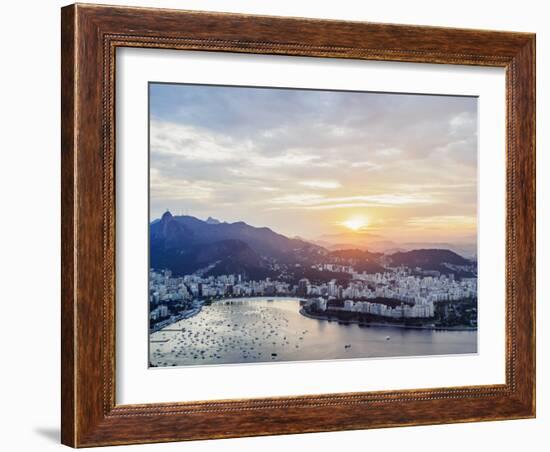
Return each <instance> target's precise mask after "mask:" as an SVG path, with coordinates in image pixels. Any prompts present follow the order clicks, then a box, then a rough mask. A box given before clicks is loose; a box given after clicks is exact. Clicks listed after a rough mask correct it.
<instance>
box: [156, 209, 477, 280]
mask: <svg viewBox="0 0 550 452" xmlns="http://www.w3.org/2000/svg"><path fill="white" fill-rule="evenodd" d="M149 239H150V243H149V244H150V266H151V267H152V268H157V269H164V268H167V269H170V270H172V272H173V273H174V274H176V275H185V274H190V273H193V272H199V273H200V274H203V275H220V274H242V275H244V276H245V277H248V278H251V279H263V278H266V277H272V278H281V277H284V279H288V280H295V279H296V278H299V277H303V276H306V277H307V276H308V275H309V276H310V277H314V278H318V279H320V278H323V277H325V276H326V277H327V278H328V277H330V276H331V275H324V274H323V272H313V274H312V272H311V271H309V270H308V269H310V268H311V266H312V265H315V264H326V263H334V264H342V265H353V266H354V268H355V269H357V270H358V271H366V272H371V273H372V272H378V271H383V266H382V264H383V263H391V264H392V265H407V266H410V267H420V268H423V269H437V270H439V271H443V272H445V271H446V270H447V271H448V270H449V267H448V266H447V264H450V265H451V266H452V265H455V266H456V265H468V264H471V262H470V261H469V260H467V259H465V258H463V257H462V256H460V255H458V254H456V253H454V252H453V251H450V250H447V249H437V250H434V249H431V250H430V249H425V250H415V251H409V252H397V253H394V254H391V255H389V256H388V255H384V254H382V253H373V252H370V251H368V250H364V249H359V248H356V247H350V248H349V249H339V250H330V249H327V248H326V247H324V246H321V245H320V244H318V243H317V244H315V243H310V242H308V241H306V240H303V239H300V238H288V237H286V236H284V235H282V234H278V233H277V232H275V231H273V230H271V229H269V228H267V227H254V226H250V225H248V224H246V223H244V222H242V221H239V222H236V223H226V222H221V221H219V220H216V219H214V218H212V217H209V218H208V219H207V220H206V221H202V220H200V219H198V218H195V217H193V216H189V215H181V216H173V215H172V214H171V213H170V212H165V213H164V214H163V215H162V217H161V218H160V219H158V220H154V221H152V222H151V223H150V225H149ZM329 273H330V272H329Z"/></svg>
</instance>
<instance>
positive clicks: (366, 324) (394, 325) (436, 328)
mask: <svg viewBox="0 0 550 452" xmlns="http://www.w3.org/2000/svg"><path fill="white" fill-rule="evenodd" d="M299 312H300V314H301V315H303V316H304V317H307V318H308V319H313V320H325V321H327V322H333V321H334V322H345V323H346V324H354V325H360V326H364V327H367V328H368V327H384V328H388V327H392V328H403V329H410V330H432V331H470V332H474V331H475V332H477V328H473V327H467V326H457V327H452V326H428V325H404V324H403V323H386V322H362V321H360V320H356V319H353V320H345V321H343V320H342V319H339V318H338V317H331V316H323V315H314V314H310V313H308V312H306V311H305V309H304V308H303V307H302V308H300V311H299Z"/></svg>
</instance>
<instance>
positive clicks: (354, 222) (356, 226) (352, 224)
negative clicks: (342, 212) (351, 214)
mask: <svg viewBox="0 0 550 452" xmlns="http://www.w3.org/2000/svg"><path fill="white" fill-rule="evenodd" d="M342 225H343V226H345V227H346V228H348V229H351V230H352V231H359V230H360V229H364V228H366V227H367V226H368V225H369V221H368V219H366V218H361V217H355V218H350V219H349V220H346V221H344V222H343V223H342Z"/></svg>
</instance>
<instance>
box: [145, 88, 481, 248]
mask: <svg viewBox="0 0 550 452" xmlns="http://www.w3.org/2000/svg"><path fill="white" fill-rule="evenodd" d="M150 96H151V98H150V99H151V102H150V105H151V107H150V108H151V110H150V118H151V122H150V146H151V148H150V152H151V154H150V155H151V161H150V164H151V170H150V184H151V185H150V187H151V198H150V200H151V203H150V215H151V219H155V218H160V216H161V215H162V213H163V212H164V211H165V210H166V209H170V210H171V211H172V212H175V214H177V215H178V214H179V215H181V214H186V213H187V214H188V215H192V216H195V217H196V218H199V219H206V218H208V217H209V216H211V217H213V218H215V219H217V220H219V221H222V222H228V223H235V222H240V221H243V222H245V223H247V224H250V225H252V226H256V227H268V228H270V229H272V230H273V231H276V232H278V233H280V234H283V235H285V236H287V237H301V238H304V239H307V240H311V241H319V242H322V243H333V244H335V245H342V244H345V245H353V246H358V245H362V246H364V247H368V248H373V247H375V246H381V245H380V244H381V243H382V244H383V246H384V247H390V248H398V247H399V245H400V244H402V243H410V242H414V243H422V244H425V243H427V242H430V243H433V242H438V243H449V242H453V243H458V242H460V243H469V244H470V245H472V248H475V247H474V246H473V245H475V242H476V233H477V216H476V201H477V100H476V99H475V98H469V97H454V96H426V95H414V94H397V95H394V94H384V93H367V92H365V93H358V92H346V91H316V90H295V89H269V88H247V87H243V88H240V87H223V86H206V85H205V86H201V85H177V84H174V85H171V84H152V85H151V88H150ZM358 241H361V243H358ZM377 249H378V248H377Z"/></svg>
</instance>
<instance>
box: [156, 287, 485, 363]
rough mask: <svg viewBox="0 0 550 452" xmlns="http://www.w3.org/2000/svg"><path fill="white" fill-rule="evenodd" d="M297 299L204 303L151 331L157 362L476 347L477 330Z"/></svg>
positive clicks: (329, 356)
mask: <svg viewBox="0 0 550 452" xmlns="http://www.w3.org/2000/svg"><path fill="white" fill-rule="evenodd" d="M299 309H300V302H299V300H297V299H292V298H289V299H275V300H270V299H267V298H256V299H249V300H244V301H231V302H229V303H224V302H221V303H220V302H218V303H214V304H212V305H211V306H204V307H203V308H202V311H201V312H200V313H199V314H197V315H196V316H194V317H191V318H189V319H184V320H180V321H179V322H176V323H174V324H172V325H169V326H167V327H166V328H164V329H162V330H160V331H158V332H156V333H153V334H151V336H150V341H151V342H150V362H151V363H152V365H154V366H161V367H162V366H185V365H203V364H228V363H253V362H272V361H308V360H319V359H342V358H346V359H349V358H369V357H392V356H393V357H395V356H422V355H448V354H458V353H475V352H476V344H477V332H475V331H434V330H415V329H405V328H397V327H374V326H371V327H365V326H359V325H356V324H348V325H343V324H339V323H338V322H328V321H325V320H315V319H310V318H307V317H304V316H302V315H301V314H300V313H299Z"/></svg>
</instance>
